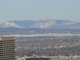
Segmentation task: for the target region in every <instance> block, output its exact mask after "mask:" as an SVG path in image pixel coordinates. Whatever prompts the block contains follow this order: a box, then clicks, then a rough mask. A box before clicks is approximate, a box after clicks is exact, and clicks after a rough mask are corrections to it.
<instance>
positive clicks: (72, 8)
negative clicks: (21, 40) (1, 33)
mask: <svg viewBox="0 0 80 60" xmlns="http://www.w3.org/2000/svg"><path fill="white" fill-rule="evenodd" d="M29 19H30V20H39V19H66V20H68V19H69V20H74V21H79V20H80V0H0V23H2V22H4V21H7V20H29Z"/></svg>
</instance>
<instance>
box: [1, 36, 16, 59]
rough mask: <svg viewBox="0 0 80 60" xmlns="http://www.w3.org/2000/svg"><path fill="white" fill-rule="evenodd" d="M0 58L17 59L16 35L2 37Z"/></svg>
mask: <svg viewBox="0 0 80 60" xmlns="http://www.w3.org/2000/svg"><path fill="white" fill-rule="evenodd" d="M0 60H15V38H14V37H0Z"/></svg>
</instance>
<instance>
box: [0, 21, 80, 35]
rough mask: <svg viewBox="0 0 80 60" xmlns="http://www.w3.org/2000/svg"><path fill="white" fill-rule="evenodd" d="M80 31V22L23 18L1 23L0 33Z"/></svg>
mask: <svg viewBox="0 0 80 60" xmlns="http://www.w3.org/2000/svg"><path fill="white" fill-rule="evenodd" d="M53 32H80V22H74V21H70V20H51V19H50V20H49V19H48V20H21V21H19V20H18V21H7V22H4V23H2V24H0V35H3V34H35V33H53Z"/></svg>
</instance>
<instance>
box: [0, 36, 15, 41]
mask: <svg viewBox="0 0 80 60" xmlns="http://www.w3.org/2000/svg"><path fill="white" fill-rule="evenodd" d="M1 40H15V37H13V36H12V37H11V36H10V37H9V36H0V41H1Z"/></svg>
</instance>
